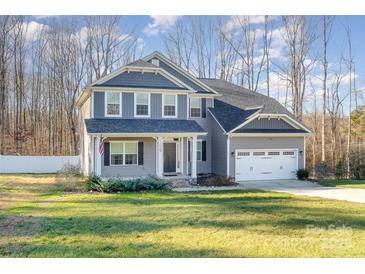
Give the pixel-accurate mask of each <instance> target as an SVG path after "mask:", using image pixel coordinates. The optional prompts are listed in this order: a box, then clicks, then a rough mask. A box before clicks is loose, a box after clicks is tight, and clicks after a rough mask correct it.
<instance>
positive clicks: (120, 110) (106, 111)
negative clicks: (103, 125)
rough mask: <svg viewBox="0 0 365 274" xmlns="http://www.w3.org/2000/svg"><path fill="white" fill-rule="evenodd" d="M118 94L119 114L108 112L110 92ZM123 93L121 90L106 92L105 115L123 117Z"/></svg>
mask: <svg viewBox="0 0 365 274" xmlns="http://www.w3.org/2000/svg"><path fill="white" fill-rule="evenodd" d="M115 93H116V94H118V95H119V113H118V114H108V99H107V98H108V94H115ZM122 97H123V96H122V93H121V92H104V116H105V117H121V116H122Z"/></svg>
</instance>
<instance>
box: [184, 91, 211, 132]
mask: <svg viewBox="0 0 365 274" xmlns="http://www.w3.org/2000/svg"><path fill="white" fill-rule="evenodd" d="M210 107H213V99H212V98H206V113H207V115H206V118H201V117H200V118H190V119H191V120H195V121H196V122H197V123H198V124H199V125H200V126H201V127H202V128H203V129H205V131H207V132H209V131H210V121H209V120H208V108H210ZM189 115H190V109H189Z"/></svg>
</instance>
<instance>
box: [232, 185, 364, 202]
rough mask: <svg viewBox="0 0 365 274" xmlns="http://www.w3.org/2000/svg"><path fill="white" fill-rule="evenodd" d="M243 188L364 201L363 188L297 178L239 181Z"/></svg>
mask: <svg viewBox="0 0 365 274" xmlns="http://www.w3.org/2000/svg"><path fill="white" fill-rule="evenodd" d="M239 184H240V186H241V187H243V188H245V189H260V190H266V191H278V192H287V193H290V194H295V195H301V196H313V197H321V198H328V199H336V200H344V201H350V202H357V203H365V189H355V188H335V187H323V186H320V185H319V184H317V183H312V182H306V181H298V180H270V181H247V182H239Z"/></svg>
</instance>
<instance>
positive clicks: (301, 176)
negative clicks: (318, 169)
mask: <svg viewBox="0 0 365 274" xmlns="http://www.w3.org/2000/svg"><path fill="white" fill-rule="evenodd" d="M308 177H309V172H308V170H306V169H305V168H301V169H298V170H297V178H298V180H302V181H304V180H307V179H308Z"/></svg>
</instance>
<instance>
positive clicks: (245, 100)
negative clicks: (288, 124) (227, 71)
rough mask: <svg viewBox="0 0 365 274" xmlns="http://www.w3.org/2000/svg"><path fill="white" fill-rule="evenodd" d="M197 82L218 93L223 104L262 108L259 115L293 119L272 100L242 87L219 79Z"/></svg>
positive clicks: (288, 112)
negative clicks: (283, 116)
mask: <svg viewBox="0 0 365 274" xmlns="http://www.w3.org/2000/svg"><path fill="white" fill-rule="evenodd" d="M199 80H200V81H202V82H203V83H204V84H206V85H208V86H210V87H211V88H212V89H214V90H215V91H217V92H218V93H220V94H221V95H222V96H221V97H219V100H221V101H223V102H225V103H228V104H231V105H233V106H236V107H239V108H242V109H247V108H254V107H262V108H261V113H269V114H287V115H289V116H290V117H292V118H294V117H293V115H292V114H291V113H290V111H288V110H287V109H286V108H285V107H284V106H282V105H281V104H280V103H279V102H278V101H276V100H275V99H274V98H271V97H268V96H266V95H263V94H260V93H258V92H254V91H251V90H248V89H246V88H244V87H241V86H237V85H234V84H231V83H229V82H227V81H224V80H220V79H204V78H201V79H199Z"/></svg>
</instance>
